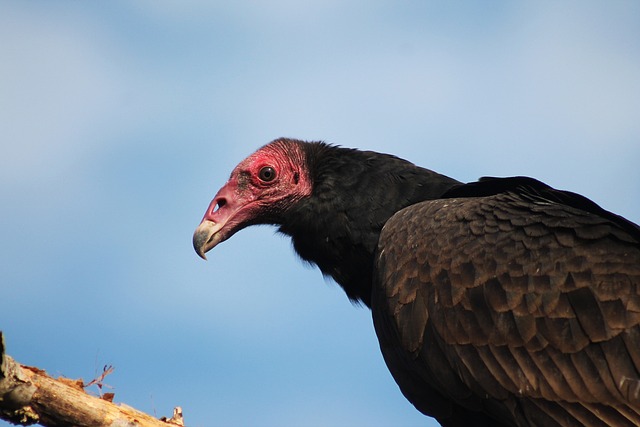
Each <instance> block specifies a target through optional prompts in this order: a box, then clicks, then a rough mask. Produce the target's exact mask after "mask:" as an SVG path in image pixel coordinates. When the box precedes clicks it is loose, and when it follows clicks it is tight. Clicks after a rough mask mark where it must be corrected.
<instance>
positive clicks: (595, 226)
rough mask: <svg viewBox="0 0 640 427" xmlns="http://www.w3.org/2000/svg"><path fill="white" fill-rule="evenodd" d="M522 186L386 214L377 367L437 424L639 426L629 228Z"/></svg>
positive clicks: (576, 201)
mask: <svg viewBox="0 0 640 427" xmlns="http://www.w3.org/2000/svg"><path fill="white" fill-rule="evenodd" d="M520 184H522V183H521V182H520ZM520 184H518V181H513V180H512V182H511V185H510V184H509V183H504V182H503V183H500V184H499V185H498V186H497V187H496V186H495V183H493V184H492V183H491V182H489V183H488V184H487V185H485V186H484V187H483V184H479V187H477V188H475V189H474V188H472V189H471V190H469V189H468V188H467V189H464V188H461V189H458V190H455V191H454V192H453V193H452V194H451V197H453V198H450V199H441V200H436V201H429V202H423V203H420V204H418V205H414V206H411V207H409V208H406V209H404V210H402V211H400V212H399V213H397V214H396V215H394V216H393V217H392V218H391V219H390V220H389V221H388V222H387V224H386V225H385V227H384V230H383V233H382V235H381V238H380V242H379V248H378V251H379V252H378V257H377V259H376V278H375V281H374V290H373V307H372V309H373V316H374V324H375V326H376V332H377V334H378V337H379V339H380V344H381V348H382V352H383V354H384V356H385V360H386V362H387V365H388V366H389V368H390V370H391V372H392V374H393V375H394V377H395V379H396V381H397V382H398V384H399V385H400V388H401V389H402V391H403V392H404V394H405V395H406V396H407V398H408V399H409V400H410V401H412V402H413V403H414V404H415V405H416V406H417V407H418V409H420V410H422V411H423V412H425V413H428V414H430V415H433V416H435V417H436V418H437V419H438V420H439V421H441V422H442V423H443V425H469V424H468V423H469V422H470V420H471V422H472V423H474V425H478V424H479V423H480V422H481V421H479V420H485V419H484V418H483V417H484V415H483V414H491V416H492V417H493V418H494V420H493V421H491V420H485V421H484V422H485V423H486V424H487V425H495V424H496V421H495V420H499V421H500V422H502V423H504V424H506V425H525V426H526V425H542V426H553V425H586V426H597V425H640V374H639V371H640V229H639V228H638V227H637V226H636V225H634V224H632V223H630V222H628V221H626V220H624V219H623V218H621V217H618V216H616V215H614V214H611V213H609V212H606V211H604V210H602V209H601V208H599V207H598V206H597V205H595V204H593V202H590V201H588V199H585V198H583V197H581V196H577V195H574V194H572V193H567V192H560V191H557V190H553V189H551V188H549V187H547V186H544V184H541V183H538V182H537V181H533V180H531V181H527V182H526V184H527V185H520ZM491 186H493V189H491V188H489V189H488V190H487V188H488V187H491ZM478 188H480V190H482V189H484V190H487V191H484V190H483V191H478ZM494 193H495V194H494ZM474 194H481V195H482V196H481V197H471V196H473V195H474ZM458 196H459V197H458ZM587 202H588V203H587ZM492 423H493V424H492Z"/></svg>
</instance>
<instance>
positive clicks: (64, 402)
mask: <svg viewBox="0 0 640 427" xmlns="http://www.w3.org/2000/svg"><path fill="white" fill-rule="evenodd" d="M0 419H4V420H6V421H9V422H12V423H15V424H22V425H30V424H40V425H42V426H45V427H62V426H77V427H170V426H175V425H184V424H183V422H182V409H181V408H179V407H177V408H175V409H174V415H173V417H171V418H170V419H169V420H166V421H162V420H158V419H156V418H154V417H152V416H150V415H147V414H145V413H144V412H140V411H138V410H136V409H134V408H131V407H129V406H127V405H124V404H114V403H112V402H110V401H108V400H105V399H102V398H100V397H97V396H92V395H90V394H87V393H86V392H85V391H84V383H83V382H82V380H70V379H67V378H58V379H55V378H52V377H50V376H49V375H47V373H46V372H45V371H43V370H41V369H38V368H34V367H29V366H25V365H21V364H20V363H18V362H16V361H15V360H13V359H12V358H11V357H9V356H8V355H6V354H5V346H4V337H3V335H2V332H0Z"/></svg>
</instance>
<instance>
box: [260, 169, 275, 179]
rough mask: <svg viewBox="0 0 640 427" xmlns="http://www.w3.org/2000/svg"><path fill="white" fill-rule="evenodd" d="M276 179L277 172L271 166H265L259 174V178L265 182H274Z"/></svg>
mask: <svg viewBox="0 0 640 427" xmlns="http://www.w3.org/2000/svg"><path fill="white" fill-rule="evenodd" d="M275 177H276V170H275V169H274V168H272V167H271V166H265V167H263V168H262V169H260V172H258V178H260V180H262V181H264V182H269V181H273V180H274V179H275Z"/></svg>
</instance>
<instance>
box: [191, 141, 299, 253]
mask: <svg viewBox="0 0 640 427" xmlns="http://www.w3.org/2000/svg"><path fill="white" fill-rule="evenodd" d="M304 165H305V162H304V156H303V153H302V150H301V148H300V147H298V146H296V145H293V146H291V145H288V146H285V145H284V144H281V143H279V142H278V141H275V142H272V143H270V144H267V145H265V146H264V147H262V148H261V149H259V150H258V151H256V152H255V153H253V154H252V155H250V156H249V157H247V158H246V159H245V160H243V161H242V162H241V163H240V164H239V165H238V166H236V168H235V169H234V170H233V171H232V172H231V176H230V177H229V180H228V181H227V183H226V184H225V185H224V186H223V187H222V188H221V189H220V190H219V191H218V193H217V194H216V195H215V197H214V198H213V200H212V201H211V203H210V204H209V207H208V208H207V211H206V212H205V214H204V217H203V218H202V221H201V223H200V226H198V228H197V230H196V233H195V234H194V236H193V243H194V247H195V249H196V251H197V252H198V254H199V255H200V256H202V257H203V258H204V254H205V253H206V252H207V251H209V250H211V249H212V248H213V247H214V246H216V245H217V244H218V243H220V242H223V241H224V240H226V239H228V238H229V237H231V236H232V235H233V234H235V233H236V232H237V231H239V230H241V229H243V228H245V227H247V226H249V225H253V224H260V223H269V222H270V217H271V216H273V215H275V214H277V213H279V212H282V211H284V210H286V209H287V208H288V207H289V206H291V204H293V203H295V202H296V201H297V200H300V199H301V198H304V197H308V196H309V195H311V191H312V184H311V181H310V178H309V174H308V172H307V171H306V170H303V167H304ZM265 168H271V170H272V172H274V173H275V176H273V173H272V175H271V176H262V175H261V171H264V169H265ZM265 178H271V179H265Z"/></svg>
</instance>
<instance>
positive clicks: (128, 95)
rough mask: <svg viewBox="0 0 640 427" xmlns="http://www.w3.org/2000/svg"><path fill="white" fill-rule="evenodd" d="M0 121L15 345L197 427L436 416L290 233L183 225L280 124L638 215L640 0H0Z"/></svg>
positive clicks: (2, 319)
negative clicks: (224, 232)
mask: <svg viewBox="0 0 640 427" xmlns="http://www.w3.org/2000/svg"><path fill="white" fill-rule="evenodd" d="M0 135H1V136H2V138H1V141H2V142H1V143H0V144H2V145H1V155H0V198H1V200H2V211H1V214H0V215H1V219H2V221H1V222H0V234H1V235H2V240H1V242H0V258H1V259H2V262H0V282H1V283H2V309H1V310H0V329H2V330H3V331H4V332H5V334H6V340H7V348H8V352H9V353H10V355H12V356H13V357H15V358H16V359H18V360H19V361H21V362H22V363H25V364H30V365H36V366H38V367H40V368H43V369H46V370H47V371H48V372H49V373H51V374H52V375H65V376H69V377H72V378H76V377H82V378H84V379H86V380H89V379H91V378H92V377H93V376H94V375H95V374H96V372H98V371H100V370H101V369H102V366H103V365H105V364H110V365H114V366H115V372H114V373H113V374H112V375H111V376H109V377H108V378H107V380H106V383H107V384H109V385H111V386H112V387H113V390H111V391H113V392H115V394H116V401H118V402H126V403H127V404H130V405H132V406H134V407H136V408H138V409H141V410H144V411H146V412H149V413H152V414H154V413H155V414H157V415H158V416H162V415H170V414H171V409H172V408H173V406H175V405H181V406H182V407H183V408H184V413H185V417H186V421H187V423H188V425H189V426H191V427H196V426H213V425H224V426H319V425H324V426H346V425H349V426H357V425H362V426H387V425H397V426H418V425H421V426H425V425H435V423H434V422H433V420H430V419H428V418H425V417H423V416H422V415H420V414H419V413H418V412H417V411H415V410H414V409H413V407H412V406H411V405H410V404H408V403H407V402H406V401H405V400H404V398H403V397H402V396H401V394H400V392H399V391H398V389H397V387H396V385H395V383H394V382H393V380H392V378H391V376H390V374H389V373H388V372H387V369H386V367H385V366H384V363H383V361H382V357H381V356H380V353H379V350H378V347H377V341H376V338H375V334H374V332H373V327H372V325H371V319H370V313H369V312H368V311H367V310H366V309H364V308H358V307H354V306H352V304H351V303H350V302H349V301H348V300H347V298H346V297H345V296H344V295H343V293H342V291H341V290H340V289H339V287H338V286H337V285H335V284H334V283H332V282H329V281H325V280H324V279H323V278H322V276H321V274H320V273H319V272H318V271H317V270H316V269H313V268H309V267H308V266H305V265H304V264H302V263H301V262H300V261H299V260H298V259H297V257H296V256H295V255H294V254H293V251H292V249H291V247H290V243H289V241H288V240H287V239H285V238H284V237H282V236H278V235H275V234H274V230H273V229H271V228H269V227H254V228H250V229H247V230H244V231H242V232H241V233H239V234H237V235H235V236H234V237H233V238H232V239H231V240H229V241H227V242H225V243H224V244H222V245H220V246H219V247H217V248H216V249H215V250H214V251H213V252H211V253H210V255H209V261H208V262H204V261H202V260H200V259H199V258H198V257H197V256H196V255H195V253H194V252H193V250H192V248H191V236H192V233H193V230H194V229H195V227H196V226H197V224H198V223H199V221H200V219H201V217H202V215H203V213H204V211H205V209H206V207H207V205H208V203H209V201H210V199H211V198H212V197H213V195H214V194H215V193H216V191H217V190H218V188H219V187H220V186H221V185H222V184H224V182H225V181H226V179H227V177H228V174H229V172H230V171H231V169H232V168H233V167H234V166H235V165H236V164H237V163H238V162H239V161H240V160H241V159H242V158H244V157H245V156H246V155H248V154H249V153H251V152H252V151H253V150H255V149H256V148H258V147H259V146H261V145H263V144H264V143H266V142H268V141H270V140H272V139H274V138H276V137H280V136H288V137H297V138H301V139H308V140H319V139H322V140H326V141H328V142H331V143H335V144H340V145H344V146H350V147H359V148H363V149H372V150H377V151H382V152H389V153H393V154H396V155H399V156H401V157H404V158H407V159H409V160H411V161H413V162H415V163H417V164H419V165H422V166H425V167H428V168H431V169H434V170H437V171H439V172H441V173H444V174H447V175H450V176H453V177H455V178H457V179H460V180H465V181H469V180H474V179H476V178H478V177H480V176H483V175H495V176H508V175H529V176H534V177H536V178H538V179H541V180H543V181H546V182H547V183H549V184H551V185H553V186H556V187H558V188H564V189H569V190H572V191H575V192H579V193H582V194H584V195H586V196H588V197H590V198H592V199H593V200H595V201H596V202H598V203H599V204H601V205H602V206H603V207H605V208H607V209H610V210H613V211H614V212H616V213H619V214H621V215H623V216H626V217H627V218H629V219H631V220H633V221H635V222H638V221H640V197H639V196H640V168H639V167H638V164H639V163H640V3H638V2H636V1H616V2H590V1H575V2H572V1H566V2H551V1H524V2H510V1H504V2H501V1H491V2H464V1H463V2H445V1H441V2H430V1H401V2H392V1H382V0H379V1H349V2H346V1H334V0H321V1H320V0H316V1H308V2H297V1H290V0H289V1H287V0H276V1H269V2H247V1H236V2H217V1H195V0H193V1H181V2H169V1H161V0H153V1H151V0H136V1H114V0H112V1H108V2H106V1H105V2H78V1H56V2H51V1H30V2H25V1H7V0H0ZM0 425H5V424H3V423H2V422H0Z"/></svg>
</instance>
